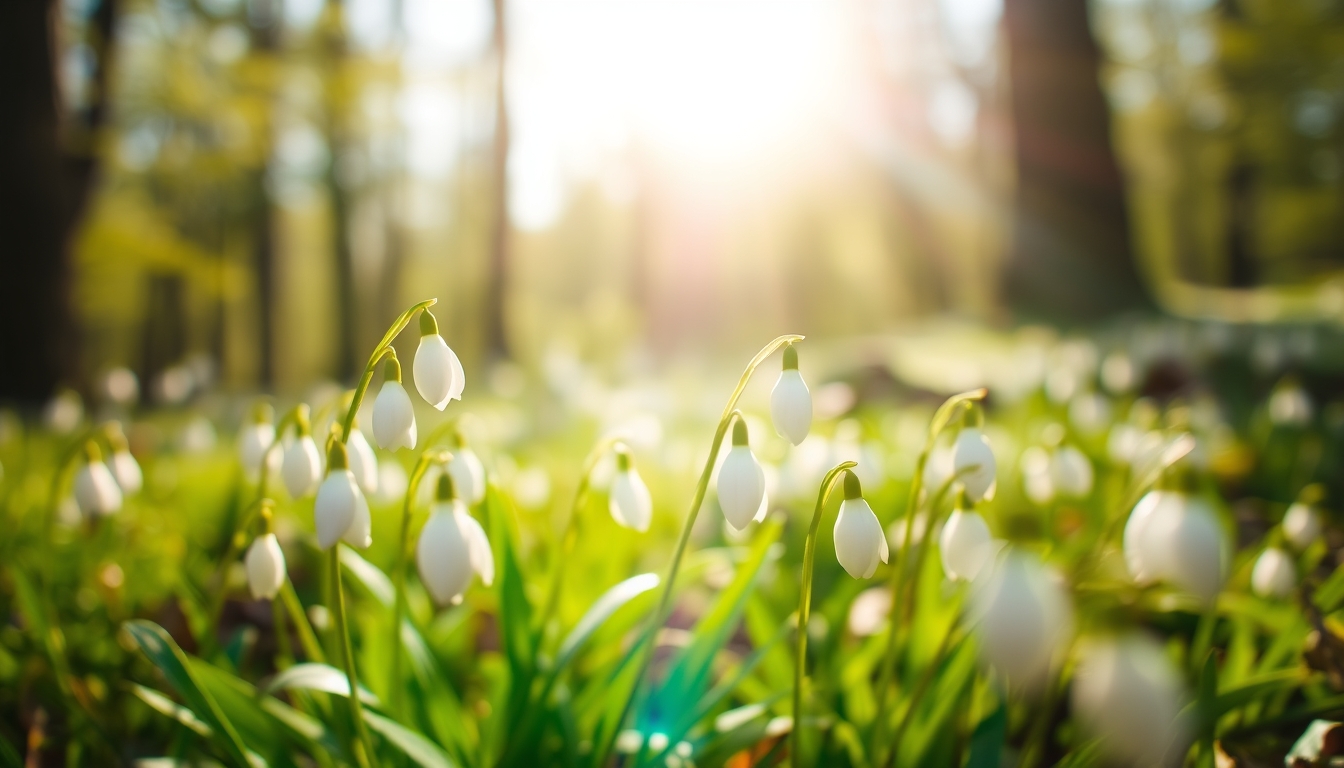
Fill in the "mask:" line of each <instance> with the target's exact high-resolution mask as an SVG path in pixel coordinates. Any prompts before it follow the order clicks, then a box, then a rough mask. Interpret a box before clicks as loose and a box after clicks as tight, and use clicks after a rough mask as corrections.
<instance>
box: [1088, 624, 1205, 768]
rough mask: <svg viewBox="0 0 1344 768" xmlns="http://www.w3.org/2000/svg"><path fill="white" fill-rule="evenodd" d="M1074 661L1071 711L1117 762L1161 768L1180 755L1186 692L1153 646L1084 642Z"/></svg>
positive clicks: (1138, 639) (1134, 640) (1139, 641)
mask: <svg viewBox="0 0 1344 768" xmlns="http://www.w3.org/2000/svg"><path fill="white" fill-rule="evenodd" d="M1079 656H1080V658H1079V662H1078V668H1077V672H1076V673H1075V677H1074V683H1073V705H1074V711H1076V712H1077V713H1078V715H1079V719H1080V720H1081V721H1082V723H1083V724H1084V725H1085V726H1086V727H1087V728H1088V729H1089V730H1090V731H1091V732H1092V733H1093V734H1095V735H1096V736H1097V737H1099V738H1100V739H1101V742H1102V746H1103V748H1104V749H1105V750H1106V752H1107V753H1108V754H1109V755H1110V756H1111V757H1112V758H1113V759H1114V760H1116V761H1117V763H1124V764H1131V765H1143V766H1150V765H1164V764H1169V762H1170V760H1171V757H1172V756H1173V755H1176V754H1182V753H1183V752H1184V749H1185V747H1186V744H1185V734H1184V729H1183V724H1182V722H1181V720H1180V718H1179V716H1178V715H1179V713H1180V708H1181V707H1182V706H1183V704H1184V703H1185V701H1184V700H1185V699H1186V698H1187V696H1186V691H1185V687H1184V686H1183V685H1182V684H1181V674H1180V671H1179V670H1178V668H1177V667H1176V665H1175V664H1174V663H1172V661H1171V659H1170V657H1169V656H1168V655H1167V652H1166V650H1165V649H1164V648H1163V647H1162V646H1161V645H1160V644H1159V643H1157V642H1156V641H1155V640H1153V639H1151V638H1149V637H1148V636H1147V635H1141V634H1137V633H1135V634H1131V635H1128V636H1126V637H1122V638H1119V639H1105V640H1097V641H1092V642H1089V643H1087V644H1086V645H1084V646H1083V648H1082V650H1081V652H1080V654H1079Z"/></svg>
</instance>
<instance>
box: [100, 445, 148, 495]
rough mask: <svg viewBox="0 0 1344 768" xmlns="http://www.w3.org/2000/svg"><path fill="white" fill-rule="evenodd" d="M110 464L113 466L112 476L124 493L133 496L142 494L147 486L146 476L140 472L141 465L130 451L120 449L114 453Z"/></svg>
mask: <svg viewBox="0 0 1344 768" xmlns="http://www.w3.org/2000/svg"><path fill="white" fill-rule="evenodd" d="M108 462H109V463H110V464H111V465H112V476H113V477H115V478H116V480H117V485H119V486H121V492H122V493H124V494H125V495H127V496H132V495H134V494H137V493H139V492H140V489H141V488H142V487H143V486H144V484H145V476H144V474H142V473H141V472H140V464H139V462H137V461H136V460H135V457H134V456H132V455H131V452H130V450H128V449H126V448H118V449H117V450H115V451H113V452H112V458H111V459H109V460H108Z"/></svg>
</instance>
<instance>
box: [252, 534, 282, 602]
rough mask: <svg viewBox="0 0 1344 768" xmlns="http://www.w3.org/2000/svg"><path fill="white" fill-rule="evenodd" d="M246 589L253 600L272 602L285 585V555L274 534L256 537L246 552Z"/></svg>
mask: <svg viewBox="0 0 1344 768" xmlns="http://www.w3.org/2000/svg"><path fill="white" fill-rule="evenodd" d="M245 562H246V565H247V588H248V589H249V590H251V592H252V599H254V600H273V599H275V596H276V595H277V594H279V592H280V587H282V586H284V583H285V553H284V552H283V551H282V550H281V549H280V542H279V541H277V540H276V538H275V534H274V533H267V534H266V535H264V536H258V537H257V539H256V541H254V542H252V546H251V547H249V548H248V550H247V559H246V561H245Z"/></svg>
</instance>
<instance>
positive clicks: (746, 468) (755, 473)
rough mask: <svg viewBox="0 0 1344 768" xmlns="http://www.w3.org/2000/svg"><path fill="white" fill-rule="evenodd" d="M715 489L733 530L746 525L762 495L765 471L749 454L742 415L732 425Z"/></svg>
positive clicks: (757, 507)
mask: <svg viewBox="0 0 1344 768" xmlns="http://www.w3.org/2000/svg"><path fill="white" fill-rule="evenodd" d="M718 491H719V506H720V507H722V508H723V516H724V517H725V518H727V520H728V525H730V526H732V527H733V530H735V531H740V530H742V529H743V528H746V527H747V523H749V522H751V520H752V518H754V517H755V516H756V513H757V512H758V511H759V510H760V508H761V499H762V498H764V497H765V471H764V470H762V469H761V465H760V464H759V463H758V462H757V461H756V457H755V456H753V455H752V453H751V446H750V445H749V444H748V442H747V423H746V422H745V421H743V420H742V418H741V417H738V419H737V422H736V423H735V424H733V447H732V449H731V450H729V451H728V456H727V458H725V459H724V460H723V466H721V467H719V483H718Z"/></svg>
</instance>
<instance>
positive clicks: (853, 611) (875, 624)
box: [846, 586, 891, 637]
mask: <svg viewBox="0 0 1344 768" xmlns="http://www.w3.org/2000/svg"><path fill="white" fill-rule="evenodd" d="M890 613H891V590H890V589H888V588H887V587H885V586H883V587H869V588H868V589H865V590H863V591H862V592H860V593H859V596H858V597H856V598H854V602H852V603H850V604H849V619H848V621H847V622H846V623H847V624H848V626H849V633H850V634H851V635H854V636H855V637H870V636H872V635H875V634H877V633H878V631H879V630H880V629H882V626H883V625H884V624H886V623H887V616H888V614H890Z"/></svg>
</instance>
